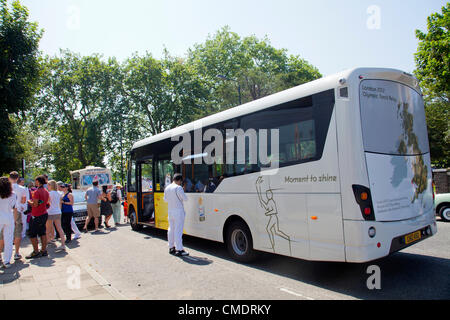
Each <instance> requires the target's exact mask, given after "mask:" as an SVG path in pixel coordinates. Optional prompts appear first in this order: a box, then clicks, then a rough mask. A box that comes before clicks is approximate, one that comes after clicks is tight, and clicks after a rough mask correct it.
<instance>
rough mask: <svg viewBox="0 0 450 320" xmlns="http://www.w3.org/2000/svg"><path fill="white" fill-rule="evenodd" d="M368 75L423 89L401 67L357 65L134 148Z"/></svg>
mask: <svg viewBox="0 0 450 320" xmlns="http://www.w3.org/2000/svg"><path fill="white" fill-rule="evenodd" d="M355 75H357V76H360V75H362V76H364V78H372V79H373V78H382V79H391V80H395V81H399V82H402V83H405V84H406V85H408V86H411V87H413V88H414V89H415V90H416V91H418V92H419V93H420V88H419V86H418V81H417V79H416V78H414V77H413V76H412V75H410V74H407V73H405V72H403V71H400V70H397V69H389V68H353V69H349V70H345V71H342V72H339V73H336V74H333V75H330V76H327V77H324V78H320V79H317V80H314V81H311V82H308V83H304V84H301V85H299V86H296V87H293V88H290V89H287V90H283V91H280V92H278V93H274V94H272V95H269V96H266V97H263V98H261V99H258V100H254V101H250V102H248V103H245V104H243V105H240V106H236V107H233V108H230V109H227V110H225V111H222V112H218V113H216V114H213V115H210V116H207V117H205V118H202V119H199V120H196V121H193V122H190V123H187V124H185V125H182V126H180V127H176V128H174V129H171V130H167V131H164V132H162V133H159V134H157V135H154V136H151V137H147V138H145V139H143V140H140V141H137V142H135V143H134V145H133V147H132V149H131V150H134V149H137V148H140V147H143V146H146V145H149V144H152V143H155V142H158V141H160V140H165V139H168V138H171V137H174V136H178V135H181V134H183V133H185V132H190V131H192V130H194V129H198V128H202V127H207V126H210V125H212V124H215V123H219V122H223V121H226V120H231V119H233V118H236V117H239V116H243V115H246V114H249V113H253V112H256V111H260V110H264V109H266V108H270V107H272V106H274V105H278V104H282V103H285V102H289V101H292V100H296V99H300V98H302V97H306V96H309V95H313V94H316V93H319V92H322V91H325V90H329V89H332V88H336V87H338V86H340V84H339V80H340V79H343V78H344V79H347V80H348V79H349V78H351V77H352V76H355Z"/></svg>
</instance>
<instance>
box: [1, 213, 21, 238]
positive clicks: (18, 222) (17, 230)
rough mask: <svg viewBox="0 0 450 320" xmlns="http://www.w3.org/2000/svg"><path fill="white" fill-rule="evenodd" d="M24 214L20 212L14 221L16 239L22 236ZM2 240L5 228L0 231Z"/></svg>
mask: <svg viewBox="0 0 450 320" xmlns="http://www.w3.org/2000/svg"><path fill="white" fill-rule="evenodd" d="M22 214H23V213H21V212H18V215H17V219H16V221H15V222H14V239H15V238H22V231H23V224H22ZM0 240H3V230H1V231H0Z"/></svg>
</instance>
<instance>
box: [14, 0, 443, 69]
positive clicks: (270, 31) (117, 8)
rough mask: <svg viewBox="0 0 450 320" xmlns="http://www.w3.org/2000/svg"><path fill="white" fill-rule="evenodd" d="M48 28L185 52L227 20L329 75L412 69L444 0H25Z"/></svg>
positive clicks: (117, 51)
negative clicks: (420, 35) (420, 37)
mask: <svg viewBox="0 0 450 320" xmlns="http://www.w3.org/2000/svg"><path fill="white" fill-rule="evenodd" d="M21 3H22V4H24V5H25V6H26V7H27V8H28V9H29V10H30V19H31V20H32V21H37V22H38V23H39V27H40V28H43V29H44V35H43V38H42V40H41V42H40V50H42V51H43V53H44V54H49V55H56V54H58V53H59V50H60V49H70V50H71V51H74V52H77V53H80V54H83V55H90V54H92V53H100V54H102V55H104V56H105V57H111V56H115V57H116V58H117V59H118V60H119V61H123V60H124V59H126V58H128V57H130V56H131V55H132V54H133V53H134V52H137V53H139V54H143V53H145V52H149V53H151V54H152V55H153V56H154V57H155V58H160V57H162V52H163V50H164V48H167V49H168V50H169V52H170V53H171V55H174V56H180V57H182V56H185V55H186V53H187V50H188V49H189V48H192V47H193V45H194V44H196V43H202V42H204V41H205V40H206V39H207V37H208V35H213V34H214V33H215V32H216V31H217V30H219V29H220V28H222V27H223V26H226V25H228V26H229V27H230V28H231V31H233V32H236V33H237V34H239V35H240V36H241V37H245V36H250V35H256V36H257V37H259V38H263V37H264V36H266V35H267V37H268V38H269V40H270V41H271V44H272V45H273V46H274V47H276V48H286V49H287V50H288V53H289V54H293V55H299V56H300V57H301V58H303V59H305V60H307V61H308V62H309V63H311V64H312V65H314V66H315V67H317V68H318V69H319V71H320V72H321V73H322V74H323V75H330V74H333V73H336V72H340V71H342V70H345V69H349V68H353V67H388V68H396V69H400V70H403V71H406V72H409V73H411V72H412V71H413V70H414V69H415V62H414V53H415V52H416V51H417V44H418V41H417V39H416V37H415V30H416V29H419V30H422V31H426V26H427V24H426V20H427V17H428V16H429V15H430V14H432V13H434V12H441V8H442V7H443V6H444V5H445V4H446V1H444V0H378V1H373V0H342V1H336V0H314V1H304V0H277V1H275V0H222V1H218V0H89V1H87V0H21Z"/></svg>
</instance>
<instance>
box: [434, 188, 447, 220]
mask: <svg viewBox="0 0 450 320" xmlns="http://www.w3.org/2000/svg"><path fill="white" fill-rule="evenodd" d="M434 206H435V208H436V215H439V216H441V218H442V220H444V221H446V222H450V193H439V194H437V195H436V198H435V199H434Z"/></svg>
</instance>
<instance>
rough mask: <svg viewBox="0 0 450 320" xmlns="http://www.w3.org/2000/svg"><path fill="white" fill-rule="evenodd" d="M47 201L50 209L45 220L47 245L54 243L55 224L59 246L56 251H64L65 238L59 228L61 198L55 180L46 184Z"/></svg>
mask: <svg viewBox="0 0 450 320" xmlns="http://www.w3.org/2000/svg"><path fill="white" fill-rule="evenodd" d="M48 191H49V196H50V197H49V199H48V203H49V205H50V207H49V208H48V209H47V213H48V219H47V225H46V228H47V239H48V241H49V243H55V239H54V238H55V231H54V230H53V224H55V227H56V230H58V233H59V236H60V239H61V246H59V247H57V248H56V249H55V250H56V251H65V250H66V238H65V236H64V231H63V229H62V227H61V204H62V197H61V194H60V193H59V192H58V186H57V185H56V181H55V180H50V181H49V182H48Z"/></svg>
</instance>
